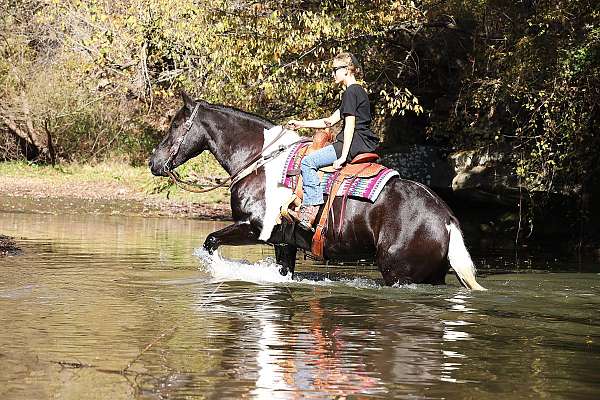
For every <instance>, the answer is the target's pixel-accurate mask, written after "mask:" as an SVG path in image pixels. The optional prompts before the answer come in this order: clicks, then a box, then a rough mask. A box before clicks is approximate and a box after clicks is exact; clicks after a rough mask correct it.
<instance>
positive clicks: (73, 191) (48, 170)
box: [0, 160, 231, 220]
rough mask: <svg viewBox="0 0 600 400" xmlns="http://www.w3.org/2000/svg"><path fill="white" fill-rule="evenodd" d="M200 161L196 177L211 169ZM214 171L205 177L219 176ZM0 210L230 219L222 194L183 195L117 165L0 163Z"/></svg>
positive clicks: (145, 171)
mask: <svg viewBox="0 0 600 400" xmlns="http://www.w3.org/2000/svg"><path fill="white" fill-rule="evenodd" d="M204 161H205V160H204ZM202 162H203V160H200V164H197V165H201V166H203V167H201V168H199V169H200V173H203V172H207V171H210V170H211V168H213V167H214V166H212V165H209V163H210V161H208V162H206V161H205V162H204V163H203V164H202ZM203 168H204V169H206V170H207V171H202V169H203ZM218 168H220V167H218V166H217V167H214V169H216V170H217V173H216V174H215V173H214V172H212V171H211V174H210V175H211V176H220V175H221V174H222V172H221V171H220V170H219V169H218ZM203 176H208V174H203ZM0 210H6V211H11V212H38V213H53V214H58V213H94V214H110V215H139V216H166V217H186V218H190V217H191V218H198V219H211V220H229V219H231V211H230V207H229V193H228V192H227V190H226V189H218V190H215V191H214V192H210V193H206V194H196V193H189V192H184V191H182V190H180V189H179V188H177V187H175V186H173V185H171V184H170V183H169V181H168V180H167V178H159V177H154V176H152V175H151V174H150V172H149V171H148V169H147V168H145V167H132V166H130V165H127V164H126V163H122V162H113V163H101V164H97V165H77V164H68V165H61V166H59V167H51V166H37V165H32V164H27V163H18V162H9V163H0Z"/></svg>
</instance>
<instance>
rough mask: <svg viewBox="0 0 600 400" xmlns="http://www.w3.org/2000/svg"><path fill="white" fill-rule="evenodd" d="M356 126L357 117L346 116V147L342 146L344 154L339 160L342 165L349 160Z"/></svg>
mask: <svg viewBox="0 0 600 400" xmlns="http://www.w3.org/2000/svg"><path fill="white" fill-rule="evenodd" d="M355 126H356V117H355V116H354V115H346V117H345V118H344V145H343V146H342V154H341V156H340V158H339V159H338V160H339V161H341V162H342V163H343V162H345V161H346V159H347V158H348V153H349V152H350V145H351V144H352V137H353V136H354V127H355Z"/></svg>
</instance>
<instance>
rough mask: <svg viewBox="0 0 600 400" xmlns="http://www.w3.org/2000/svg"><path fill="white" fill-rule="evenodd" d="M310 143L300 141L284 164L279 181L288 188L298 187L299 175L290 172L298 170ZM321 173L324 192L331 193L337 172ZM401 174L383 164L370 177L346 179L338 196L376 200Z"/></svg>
mask: <svg viewBox="0 0 600 400" xmlns="http://www.w3.org/2000/svg"><path fill="white" fill-rule="evenodd" d="M309 145H310V143H306V142H305V143H298V144H297V145H295V146H294V147H293V148H292V150H291V151H290V153H289V155H288V157H287V159H286V162H285V164H284V170H283V171H282V174H281V177H280V180H279V183H281V184H282V185H284V186H286V187H288V188H292V189H294V188H296V186H297V185H298V177H299V175H290V173H292V171H298V169H299V168H300V161H301V160H302V155H303V154H304V151H302V149H303V148H304V147H306V146H309ZM319 175H321V187H322V188H323V193H325V194H327V195H329V194H330V192H331V188H332V186H333V183H334V180H335V178H336V173H335V172H327V171H319ZM399 175H400V174H399V173H398V171H396V170H393V169H390V168H386V167H383V166H382V167H381V169H380V171H379V172H378V173H376V174H375V175H373V176H370V177H368V178H355V179H345V180H344V182H343V183H342V184H341V185H340V188H339V190H338V192H337V193H336V196H344V195H345V194H347V195H348V196H350V197H357V198H361V199H367V200H369V201H371V202H374V201H375V200H377V197H378V196H379V194H380V193H381V191H382V190H383V188H384V187H385V184H386V183H387V182H388V181H389V180H390V179H391V178H393V177H394V176H399Z"/></svg>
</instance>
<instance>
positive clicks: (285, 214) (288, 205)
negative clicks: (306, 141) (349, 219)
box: [280, 129, 385, 258]
mask: <svg viewBox="0 0 600 400" xmlns="http://www.w3.org/2000/svg"><path fill="white" fill-rule="evenodd" d="M331 142H332V134H331V131H330V130H329V129H324V130H322V131H318V132H317V133H316V134H315V135H314V137H313V142H312V144H311V145H310V146H306V147H303V148H302V149H300V152H299V155H298V156H299V157H300V159H302V158H303V157H305V156H307V155H308V154H310V153H312V152H314V151H316V150H319V149H320V148H322V147H324V146H326V145H328V144H330V143H331ZM378 159H379V156H378V155H377V154H375V153H363V154H359V155H357V156H356V157H354V159H353V160H352V161H350V163H348V164H346V165H344V167H342V168H341V169H339V170H336V169H334V168H333V166H329V167H324V168H321V169H320V170H319V176H320V178H321V179H323V175H324V174H325V173H333V174H334V175H333V185H332V186H331V191H330V193H329V195H328V196H327V200H326V201H325V204H324V205H323V207H322V209H321V210H320V213H321V215H320V217H319V221H318V223H317V225H316V227H315V228H314V235H313V239H312V248H311V251H312V254H313V255H314V256H315V257H317V258H323V247H324V244H325V233H326V231H327V223H328V219H329V214H330V213H331V214H333V209H332V205H333V201H334V200H335V198H336V195H337V194H338V192H339V190H340V187H341V186H342V185H343V184H344V181H346V180H348V179H349V180H350V182H349V185H347V186H346V187H347V188H350V187H351V186H352V183H354V180H356V179H357V178H370V177H374V176H376V175H378V174H379V173H380V172H381V171H382V170H383V169H385V167H384V166H383V165H380V164H376V161H377V160H378ZM288 175H291V176H293V175H298V179H297V184H296V186H295V187H294V188H293V189H294V193H293V194H292V196H291V197H290V198H289V199H288V200H287V201H286V202H284V204H283V205H282V207H281V215H280V221H281V218H284V219H286V220H287V221H289V222H294V218H293V217H292V215H290V211H293V210H297V209H298V208H299V207H300V205H301V204H302V197H303V192H302V175H300V171H299V170H294V171H291V172H289V173H288ZM341 197H342V203H341V206H340V213H339V225H338V233H340V232H341V230H342V224H343V218H344V213H345V211H346V202H347V199H348V191H347V190H346V191H345V192H344V193H343V194H342V195H341Z"/></svg>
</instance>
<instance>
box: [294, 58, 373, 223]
mask: <svg viewBox="0 0 600 400" xmlns="http://www.w3.org/2000/svg"><path fill="white" fill-rule="evenodd" d="M358 73H360V66H359V64H358V60H357V59H356V57H355V56H354V55H352V54H351V53H340V54H338V55H337V56H335V58H334V59H333V70H332V74H333V77H334V79H335V83H338V84H342V85H343V86H344V88H345V89H346V90H345V91H344V94H343V95H342V102H341V105H340V107H339V108H338V109H337V110H335V112H334V113H333V114H331V115H330V116H329V117H327V118H321V119H315V120H310V121H297V120H291V121H289V122H288V125H289V126H290V127H291V128H292V129H296V128H326V127H329V126H331V125H334V124H336V123H338V122H339V121H340V120H342V119H343V125H342V130H341V132H340V133H339V134H338V135H337V136H336V138H335V140H334V142H333V143H332V144H331V145H328V146H325V147H323V148H322V149H320V150H317V151H315V152H314V153H311V154H309V155H307V156H306V157H304V158H303V159H302V163H301V165H300V170H301V173H302V190H303V192H304V198H303V201H302V205H301V207H300V216H299V219H300V225H302V226H303V227H305V228H308V229H311V227H312V225H313V223H314V220H315V218H316V216H317V213H318V211H319V206H320V205H321V204H323V190H322V188H321V186H320V184H319V177H318V175H317V171H318V169H319V168H322V167H325V166H327V165H332V164H333V167H334V168H335V169H340V168H341V167H342V165H343V164H344V163H346V162H347V161H351V160H352V159H353V158H354V157H356V156H357V155H358V154H361V153H368V152H372V151H373V150H375V148H376V147H377V146H378V144H379V139H378V138H377V136H375V134H374V133H373V132H372V131H371V129H370V125H371V107H370V104H369V97H368V95H367V92H366V91H365V89H364V88H363V87H362V86H360V85H359V84H358V83H357V81H356V75H357V74H358Z"/></svg>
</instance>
